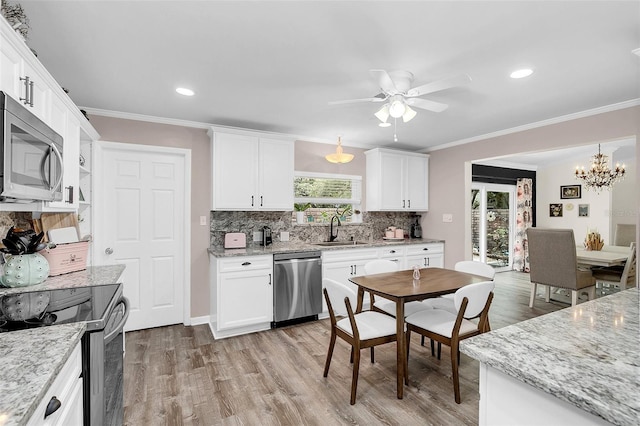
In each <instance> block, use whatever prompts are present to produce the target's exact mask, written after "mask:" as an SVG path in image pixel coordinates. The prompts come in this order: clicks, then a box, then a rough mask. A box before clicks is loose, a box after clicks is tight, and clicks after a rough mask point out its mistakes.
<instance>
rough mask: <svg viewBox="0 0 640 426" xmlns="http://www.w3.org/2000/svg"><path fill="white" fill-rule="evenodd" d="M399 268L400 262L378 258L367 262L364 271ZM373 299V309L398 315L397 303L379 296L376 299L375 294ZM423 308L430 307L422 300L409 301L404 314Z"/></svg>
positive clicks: (393, 270) (369, 273)
mask: <svg viewBox="0 0 640 426" xmlns="http://www.w3.org/2000/svg"><path fill="white" fill-rule="evenodd" d="M397 270H398V264H397V263H396V262H393V261H391V260H387V259H376V260H372V261H369V262H367V263H366V264H365V265H364V273H365V275H372V274H383V273H386V272H396V271H397ZM371 298H372V301H373V305H372V306H373V308H372V309H373V310H375V311H377V312H381V313H385V314H388V315H391V316H392V317H395V316H396V303H395V302H393V301H391V300H387V299H384V298H382V297H379V298H378V299H375V297H374V296H373V295H371ZM422 309H429V308H428V307H427V306H425V305H423V304H422V303H421V302H409V303H405V304H404V316H405V317H406V316H407V315H411V314H412V313H415V312H418V311H421V310H422Z"/></svg>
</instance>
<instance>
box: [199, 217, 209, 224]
mask: <svg viewBox="0 0 640 426" xmlns="http://www.w3.org/2000/svg"><path fill="white" fill-rule="evenodd" d="M200 225H202V226H207V217H206V216H200Z"/></svg>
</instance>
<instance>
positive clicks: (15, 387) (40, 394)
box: [0, 322, 85, 426]
mask: <svg viewBox="0 0 640 426" xmlns="http://www.w3.org/2000/svg"><path fill="white" fill-rule="evenodd" d="M84 331H85V324H84V323H82V322H81V323H74V324H65V325H57V326H55V327H42V328H32V329H28V330H20V331H13V332H11V333H0V359H1V360H2V364H3V367H2V368H1V369H0V395H2V397H0V423H2V425H3V426H11V425H23V424H26V423H27V421H28V420H29V418H30V417H31V415H32V414H33V413H34V411H35V410H36V408H37V407H38V404H40V402H41V401H42V398H44V396H45V394H46V392H47V391H48V390H49V387H50V386H51V384H52V383H53V381H54V380H55V379H56V377H57V375H58V373H59V372H60V370H61V369H62V367H63V366H64V364H65V362H67V360H68V359H69V356H70V355H71V353H72V352H73V349H74V348H75V346H76V345H77V344H78V342H80V339H81V338H82V335H83V334H84Z"/></svg>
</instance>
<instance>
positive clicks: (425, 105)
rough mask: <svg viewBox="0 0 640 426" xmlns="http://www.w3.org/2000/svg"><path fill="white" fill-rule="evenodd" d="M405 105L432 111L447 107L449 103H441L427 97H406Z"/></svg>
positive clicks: (439, 110)
mask: <svg viewBox="0 0 640 426" xmlns="http://www.w3.org/2000/svg"><path fill="white" fill-rule="evenodd" d="M407 105H411V106H414V107H416V108H422V109H426V110H429V111H433V112H442V111H444V110H445V109H447V108H449V105H447V104H442V103H440V102H435V101H430V100H428V99H416V98H410V99H407Z"/></svg>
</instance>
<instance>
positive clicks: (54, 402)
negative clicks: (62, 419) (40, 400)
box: [44, 396, 62, 419]
mask: <svg viewBox="0 0 640 426" xmlns="http://www.w3.org/2000/svg"><path fill="white" fill-rule="evenodd" d="M61 406H62V402H60V400H59V399H58V398H56V397H55V396H52V397H51V401H49V403H48V404H47V409H46V410H45V411H44V418H45V419H46V418H47V417H49V416H50V415H52V414H53V413H55V412H56V411H58V408H60V407H61Z"/></svg>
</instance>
